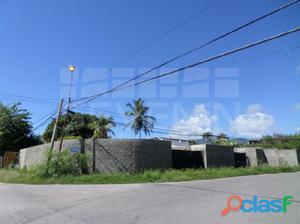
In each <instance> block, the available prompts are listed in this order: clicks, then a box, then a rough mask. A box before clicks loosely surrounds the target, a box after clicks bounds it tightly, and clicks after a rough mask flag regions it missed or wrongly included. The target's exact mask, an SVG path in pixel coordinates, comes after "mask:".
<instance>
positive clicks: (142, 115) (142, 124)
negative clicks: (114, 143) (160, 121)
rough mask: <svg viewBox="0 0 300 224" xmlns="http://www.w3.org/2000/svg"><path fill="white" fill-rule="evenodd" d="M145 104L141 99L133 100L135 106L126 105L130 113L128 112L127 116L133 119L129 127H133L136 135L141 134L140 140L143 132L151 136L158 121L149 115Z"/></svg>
mask: <svg viewBox="0 0 300 224" xmlns="http://www.w3.org/2000/svg"><path fill="white" fill-rule="evenodd" d="M144 103H145V100H142V99H141V98H139V99H137V100H133V104H131V103H127V104H126V106H127V107H128V109H129V111H127V112H126V113H125V115H126V116H128V117H129V118H130V119H131V121H130V122H129V123H128V125H127V126H131V129H132V130H133V131H134V133H135V134H136V135H137V134H139V136H140V139H141V137H142V131H143V132H144V133H145V135H149V134H150V133H151V132H152V129H153V128H154V122H155V120H156V119H155V117H152V116H149V115H147V113H148V111H149V107H147V106H146V105H145V104H144ZM127 126H126V127H127ZM126 127H125V128H126Z"/></svg>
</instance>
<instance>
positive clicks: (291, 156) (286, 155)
mask: <svg viewBox="0 0 300 224" xmlns="http://www.w3.org/2000/svg"><path fill="white" fill-rule="evenodd" d="M278 157H279V165H280V166H298V159H297V151H296V149H285V150H284V149H281V150H278Z"/></svg>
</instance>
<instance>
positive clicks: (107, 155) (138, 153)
mask: <svg viewBox="0 0 300 224" xmlns="http://www.w3.org/2000/svg"><path fill="white" fill-rule="evenodd" d="M58 144H59V142H56V143H55V149H56V150H57V148H58ZM73 146H76V147H80V149H81V151H82V152H86V153H88V154H90V155H91V160H92V161H91V162H90V163H89V165H90V167H89V170H90V171H92V170H94V171H99V172H105V173H113V172H128V173H131V172H136V171H140V170H144V169H166V168H172V153H171V142H168V141H160V140H150V139H149V140H148V139H147V140H122V139H97V140H93V139H85V140H65V141H64V144H63V148H64V149H70V148H72V147H73ZM49 148H50V144H44V145H39V146H34V147H31V148H26V149H22V150H21V151H20V166H21V167H31V166H33V165H37V164H39V163H42V162H43V160H44V153H45V151H46V150H47V149H49Z"/></svg>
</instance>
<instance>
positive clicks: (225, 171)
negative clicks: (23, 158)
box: [0, 167, 300, 184]
mask: <svg viewBox="0 0 300 224" xmlns="http://www.w3.org/2000/svg"><path fill="white" fill-rule="evenodd" d="M296 171H300V167H253V168H213V169H208V170H204V169H187V170H166V171H161V170H148V171H145V172H142V173H136V174H122V173H115V174H104V173H103V174H90V175H79V176H74V175H67V176H59V177H50V178H47V177H43V176H40V175H36V173H35V172H34V171H33V170H26V169H22V170H15V169H0V182H4V183H25V184H125V183H146V182H150V183H151V182H171V181H172V182H175V181H190V180H206V179H215V178H224V177H234V176H247V175H257V174H266V173H287V172H296Z"/></svg>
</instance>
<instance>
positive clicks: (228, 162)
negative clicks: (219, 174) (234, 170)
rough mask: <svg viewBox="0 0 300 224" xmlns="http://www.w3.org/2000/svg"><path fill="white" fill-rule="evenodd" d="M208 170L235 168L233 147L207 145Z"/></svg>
mask: <svg viewBox="0 0 300 224" xmlns="http://www.w3.org/2000/svg"><path fill="white" fill-rule="evenodd" d="M206 160H207V168H210V167H234V166H235V161H234V151H233V147H232V146H223V145H206Z"/></svg>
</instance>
